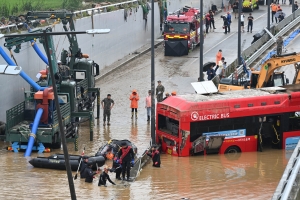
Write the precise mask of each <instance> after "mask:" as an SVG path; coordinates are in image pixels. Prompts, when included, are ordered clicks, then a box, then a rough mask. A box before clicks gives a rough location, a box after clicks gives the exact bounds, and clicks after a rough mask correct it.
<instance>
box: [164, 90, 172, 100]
mask: <svg viewBox="0 0 300 200" xmlns="http://www.w3.org/2000/svg"><path fill="white" fill-rule="evenodd" d="M169 96H170V94H169V92H166V96H165V97H164V99H163V101H164V100H165V99H166V98H168V97H169Z"/></svg>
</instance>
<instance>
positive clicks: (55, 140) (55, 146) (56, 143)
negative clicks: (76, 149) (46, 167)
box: [52, 133, 61, 149]
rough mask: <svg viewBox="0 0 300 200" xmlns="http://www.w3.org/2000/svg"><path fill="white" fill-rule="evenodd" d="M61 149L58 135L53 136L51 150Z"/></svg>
mask: <svg viewBox="0 0 300 200" xmlns="http://www.w3.org/2000/svg"><path fill="white" fill-rule="evenodd" d="M60 147H61V141H60V138H59V133H55V134H54V138H53V142H52V148H53V149H60Z"/></svg>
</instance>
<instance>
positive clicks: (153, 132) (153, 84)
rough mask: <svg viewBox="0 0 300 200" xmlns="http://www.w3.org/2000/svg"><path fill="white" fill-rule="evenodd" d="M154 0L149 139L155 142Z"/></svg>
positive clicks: (152, 12) (152, 9) (152, 6)
mask: <svg viewBox="0 0 300 200" xmlns="http://www.w3.org/2000/svg"><path fill="white" fill-rule="evenodd" d="M154 56H155V55H154V0H153V1H152V2H151V140H152V143H153V144H154V143H155V98H154V95H155V92H154V91H155V63H154Z"/></svg>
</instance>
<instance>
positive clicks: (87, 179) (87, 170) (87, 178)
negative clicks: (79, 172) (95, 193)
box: [84, 161, 97, 183]
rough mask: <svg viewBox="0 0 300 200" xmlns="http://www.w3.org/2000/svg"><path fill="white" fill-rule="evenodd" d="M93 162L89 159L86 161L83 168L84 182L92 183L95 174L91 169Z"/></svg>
mask: <svg viewBox="0 0 300 200" xmlns="http://www.w3.org/2000/svg"><path fill="white" fill-rule="evenodd" d="M92 166H93V162H92V161H89V162H88V163H87V167H86V168H85V170H84V173H85V182H87V183H92V182H93V179H94V175H95V174H97V173H96V172H93V170H92Z"/></svg>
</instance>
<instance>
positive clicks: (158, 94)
mask: <svg viewBox="0 0 300 200" xmlns="http://www.w3.org/2000/svg"><path fill="white" fill-rule="evenodd" d="M157 83H158V85H157V87H156V93H155V94H156V99H157V102H162V101H163V95H164V92H165V87H164V86H163V85H162V84H161V81H157Z"/></svg>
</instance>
